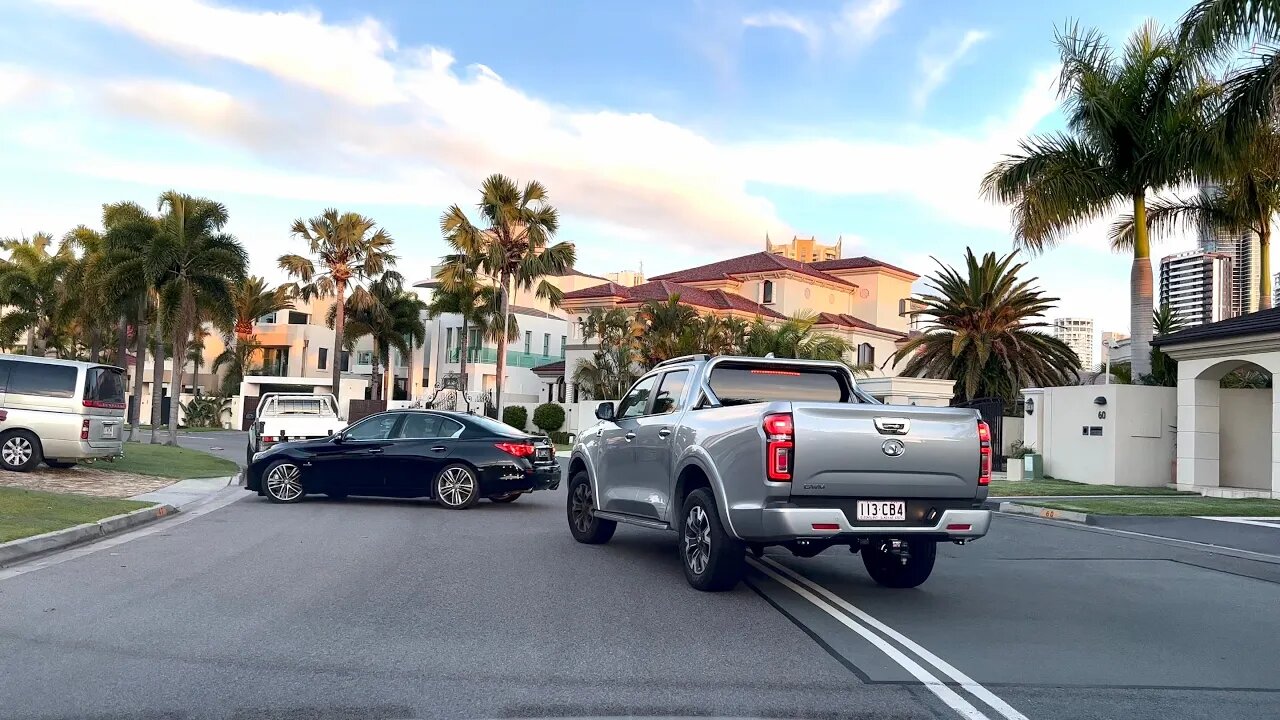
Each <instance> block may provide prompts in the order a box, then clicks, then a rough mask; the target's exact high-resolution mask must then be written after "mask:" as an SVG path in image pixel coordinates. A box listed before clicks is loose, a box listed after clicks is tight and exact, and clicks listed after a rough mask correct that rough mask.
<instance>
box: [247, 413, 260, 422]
mask: <svg viewBox="0 0 1280 720" xmlns="http://www.w3.org/2000/svg"><path fill="white" fill-rule="evenodd" d="M256 417H258V416H257V415H254V414H253V413H251V412H247V413H245V414H244V419H245V420H248V421H249V422H253V420H254V418H256Z"/></svg>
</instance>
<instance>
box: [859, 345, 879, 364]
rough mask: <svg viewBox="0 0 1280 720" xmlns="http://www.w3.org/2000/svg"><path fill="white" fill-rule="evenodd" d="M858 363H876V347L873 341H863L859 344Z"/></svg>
mask: <svg viewBox="0 0 1280 720" xmlns="http://www.w3.org/2000/svg"><path fill="white" fill-rule="evenodd" d="M858 364H859V365H875V364H876V349H875V348H874V347H871V343H862V344H861V345H859V346H858Z"/></svg>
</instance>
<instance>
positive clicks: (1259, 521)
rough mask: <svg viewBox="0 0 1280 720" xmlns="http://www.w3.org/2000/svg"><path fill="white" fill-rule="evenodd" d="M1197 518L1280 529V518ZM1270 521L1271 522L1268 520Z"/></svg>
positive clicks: (1209, 516)
mask: <svg viewBox="0 0 1280 720" xmlns="http://www.w3.org/2000/svg"><path fill="white" fill-rule="evenodd" d="M1193 517H1195V518H1196V519H1197V520H1217V521H1218V522H1227V523H1239V524H1240V525H1257V526H1258V527H1266V528H1272V529H1275V530H1280V524H1278V523H1280V518H1239V517H1221V516H1212V515H1195V516H1193ZM1267 521H1270V522H1267Z"/></svg>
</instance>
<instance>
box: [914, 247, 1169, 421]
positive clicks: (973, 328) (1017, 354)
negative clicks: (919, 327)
mask: <svg viewBox="0 0 1280 720" xmlns="http://www.w3.org/2000/svg"><path fill="white" fill-rule="evenodd" d="M1016 255H1017V252H1016V251H1015V252H1011V253H1009V254H1007V255H1005V256H1003V257H996V254H995V253H986V254H984V255H983V256H982V259H981V260H979V259H978V258H977V257H975V256H974V254H973V250H972V249H970V248H965V267H964V271H963V274H962V273H961V272H960V271H957V270H956V269H955V268H953V267H950V266H947V265H943V264H942V263H941V262H938V266H939V270H938V272H937V273H936V274H934V275H933V276H932V277H931V278H929V283H930V286H931V290H932V292H929V293H926V294H923V295H920V296H918V297H917V298H916V302H918V303H920V305H921V306H922V308H923V309H921V310H919V311H917V313H916V314H918V315H922V316H924V317H926V318H928V327H927V329H926V330H925V331H924V334H923V335H919V336H917V337H914V338H912V339H911V340H909V341H907V343H906V344H905V345H903V346H902V347H901V348H899V349H898V351H897V352H896V353H894V356H893V359H894V362H895V363H897V362H901V361H903V360H905V361H906V365H904V366H903V368H902V374H903V375H907V376H914V377H927V378H940V379H945V380H954V381H955V382H956V389H955V394H956V397H957V398H959V399H961V400H972V399H974V398H980V397H1001V398H1004V399H1005V400H1012V399H1014V396H1015V395H1016V394H1017V392H1018V391H1019V390H1020V389H1022V388H1024V387H1046V386H1056V385H1066V384H1070V383H1073V382H1075V381H1076V380H1077V378H1078V377H1079V371H1080V359H1079V358H1078V357H1076V354H1075V352H1073V351H1072V350H1071V348H1069V347H1067V345H1066V343H1064V342H1062V341H1061V340H1059V339H1057V338H1055V337H1053V336H1051V335H1048V334H1046V333H1044V332H1043V331H1042V330H1041V328H1045V327H1048V323H1046V322H1045V321H1044V319H1043V316H1044V314H1045V313H1046V312H1048V311H1049V310H1051V309H1053V307H1054V302H1056V301H1057V298H1052V297H1045V295H1044V293H1043V292H1042V291H1040V290H1039V289H1036V288H1034V287H1032V283H1034V282H1035V279H1034V278H1032V279H1029V280H1021V279H1019V278H1018V273H1019V272H1020V271H1021V270H1022V269H1023V268H1024V267H1026V263H1015V262H1014V260H1015V256H1016ZM935 262H936V260H935ZM1148 322H1149V319H1148ZM1135 357H1136V356H1135Z"/></svg>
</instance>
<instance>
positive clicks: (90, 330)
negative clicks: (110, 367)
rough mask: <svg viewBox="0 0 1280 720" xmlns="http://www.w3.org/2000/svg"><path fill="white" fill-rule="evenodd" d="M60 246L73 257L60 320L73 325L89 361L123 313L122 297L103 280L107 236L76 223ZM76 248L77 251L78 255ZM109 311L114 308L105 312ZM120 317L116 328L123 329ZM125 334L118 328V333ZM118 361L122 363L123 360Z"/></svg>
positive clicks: (93, 359)
mask: <svg viewBox="0 0 1280 720" xmlns="http://www.w3.org/2000/svg"><path fill="white" fill-rule="evenodd" d="M60 249H61V250H65V252H67V253H69V254H71V255H72V258H73V261H72V262H71V264H70V265H69V266H68V268H67V271H66V274H65V276H64V277H63V283H62V284H63V292H64V299H63V302H62V303H61V306H62V308H61V309H62V315H63V317H62V318H60V319H61V320H63V321H66V322H69V323H71V324H73V325H75V326H76V327H77V328H78V329H79V331H80V333H81V334H82V335H83V337H82V339H83V340H84V342H85V344H86V345H88V347H89V360H90V362H99V361H100V360H101V353H102V343H103V340H104V339H105V338H106V337H107V336H108V334H109V333H110V331H111V329H112V322H111V320H114V319H116V318H117V317H122V315H121V313H120V312H119V311H120V310H121V300H122V299H121V298H117V297H112V296H111V295H110V294H109V289H110V288H109V286H108V285H107V284H106V283H104V282H103V276H104V273H105V270H106V264H107V256H106V255H107V253H106V239H105V238H104V237H103V235H102V233H99V232H98V231H96V230H93V229H90V228H89V227H87V226H85V225H79V226H77V227H75V228H73V229H72V230H71V231H70V232H68V233H67V234H66V235H64V236H63V237H62V244H61V247H60ZM77 251H78V252H79V254H78V255H77V254H76V253H77ZM108 311H113V312H110V313H109V314H108ZM126 325H127V324H126V322H125V321H124V320H123V319H121V322H120V323H119V327H118V328H117V329H125V330H127V327H126ZM121 335H123V336H125V337H126V342H127V333H124V332H121V333H119V334H118V335H117V337H119V336H121ZM120 363H121V364H122V365H123V363H124V360H123V359H121V360H120Z"/></svg>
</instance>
